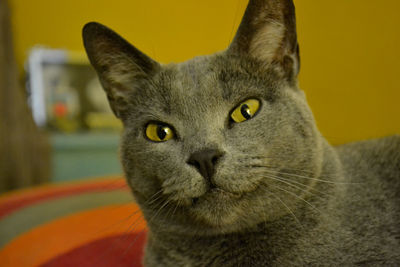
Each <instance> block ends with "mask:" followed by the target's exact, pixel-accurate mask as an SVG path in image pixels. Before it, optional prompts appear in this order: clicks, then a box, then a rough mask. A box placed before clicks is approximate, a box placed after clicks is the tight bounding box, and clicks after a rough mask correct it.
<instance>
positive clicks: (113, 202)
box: [0, 177, 146, 267]
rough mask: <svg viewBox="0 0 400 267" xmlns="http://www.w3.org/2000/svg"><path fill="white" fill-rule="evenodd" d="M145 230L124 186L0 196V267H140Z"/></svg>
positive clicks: (83, 184) (94, 182) (81, 185)
mask: <svg viewBox="0 0 400 267" xmlns="http://www.w3.org/2000/svg"><path fill="white" fill-rule="evenodd" d="M145 238H146V224H145V222H144V219H143V217H142V214H141V213H140V210H139V209H138V206H137V205H136V204H134V202H133V198H132V196H131V193H130V191H129V189H128V187H127V185H126V183H125V180H124V179H122V178H118V177H105V178H98V179H91V180H86V181H80V182H73V183H66V184H50V185H45V186H40V187H36V188H32V189H24V190H19V191H15V192H11V193H6V194H3V195H1V196H0V266H1V267H6V266H7V267H8V266H10V267H11V266H12V267H19V266H58V267H60V266H96V267H98V266H141V258H142V254H143V244H144V242H145Z"/></svg>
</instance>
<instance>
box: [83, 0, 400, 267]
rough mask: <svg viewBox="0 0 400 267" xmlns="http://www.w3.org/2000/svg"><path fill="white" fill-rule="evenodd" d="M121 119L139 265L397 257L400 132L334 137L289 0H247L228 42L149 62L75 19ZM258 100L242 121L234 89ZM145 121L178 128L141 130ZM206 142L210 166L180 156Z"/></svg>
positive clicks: (366, 261)
mask: <svg viewBox="0 0 400 267" xmlns="http://www.w3.org/2000/svg"><path fill="white" fill-rule="evenodd" d="M83 37H84V43H85V48H86V50H87V53H88V56H89V59H90V61H91V63H92V64H93V66H94V67H95V69H96V71H97V72H98V74H99V77H100V80H101V82H102V84H103V87H104V89H105V91H106V92H107V96H108V98H109V100H110V104H111V107H112V109H113V111H114V113H115V114H116V116H117V117H119V118H120V119H121V120H122V122H123V124H124V133H123V139H122V145H121V152H122V153H121V154H122V163H123V166H124V170H125V173H126V177H127V179H128V182H129V184H130V186H131V188H132V191H133V194H134V196H135V198H136V200H137V202H138V203H139V205H140V207H141V209H142V211H143V214H144V216H145V218H146V221H147V223H148V226H149V235H148V242H147V247H146V254H145V259H144V263H145V265H146V266H267V265H271V266H273V265H275V266H276V265H277V266H288V265H303V266H304V265H324V266H334V265H342V264H344V265H386V266H388V265H390V266H394V265H398V264H400V196H399V194H400V138H399V136H393V137H388V138H383V139H379V140H371V141H364V142H358V143H353V144H349V145H344V146H340V147H335V148H334V147H332V146H330V145H329V144H328V142H327V141H326V140H325V139H324V138H323V137H322V136H321V134H320V133H319V131H318V129H317V127H316V125H315V122H314V119H313V115H312V113H311V111H310V109H309V107H308V104H307V102H306V98H305V96H304V94H303V92H302V91H301V90H300V89H299V88H298V86H297V74H298V70H299V66H300V62H299V49H298V44H297V37H296V26H295V13H294V6H293V3H292V1H290V0H250V3H249V5H248V8H247V10H246V13H245V15H244V18H243V21H242V23H241V25H240V27H239V30H238V32H237V34H236V37H235V39H234V41H233V42H232V44H231V45H230V47H229V48H228V49H227V50H226V51H223V52H221V53H217V54H215V55H211V56H203V57H197V58H194V59H192V60H189V61H187V62H184V63H181V64H168V65H160V64H159V63H157V62H155V61H153V60H152V59H150V58H149V57H147V56H146V55H144V54H143V53H141V52H140V51H139V50H137V49H136V48H135V47H133V46H131V45H130V44H129V43H127V42H126V41H125V40H124V39H122V38H121V37H119V36H118V35H117V34H116V33H114V32H113V31H111V30H110V29H108V28H106V27H104V26H102V25H100V24H97V23H89V24H87V25H86V26H85V28H84V30H83ZM248 98H256V99H259V100H260V101H261V108H260V110H259V112H258V113H257V114H256V115H255V116H254V117H253V118H251V119H249V120H247V121H244V122H242V123H233V122H232V121H231V120H230V114H231V112H232V110H233V109H234V108H235V107H236V106H237V105H239V104H240V103H241V102H242V101H244V100H246V99H248ZM151 121H157V122H163V123H167V124H168V125H170V126H171V128H173V129H174V131H175V137H174V138H173V139H171V140H168V141H166V142H159V143H157V142H153V141H150V140H148V139H147V138H146V136H145V128H146V125H147V124H148V123H149V122H151ZM199 151H200V152H202V151H214V152H215V153H217V154H218V158H215V160H216V162H214V161H213V166H214V173H213V175H212V176H207V175H204V174H203V173H202V172H201V171H199V170H198V169H197V168H196V167H195V166H194V165H193V164H190V163H189V159H190V157H191V156H192V155H193V154H195V153H198V152H199Z"/></svg>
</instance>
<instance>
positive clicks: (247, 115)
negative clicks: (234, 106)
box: [240, 104, 251, 120]
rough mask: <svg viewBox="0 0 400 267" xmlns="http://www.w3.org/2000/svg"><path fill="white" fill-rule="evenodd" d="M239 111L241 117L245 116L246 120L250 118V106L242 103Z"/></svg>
mask: <svg viewBox="0 0 400 267" xmlns="http://www.w3.org/2000/svg"><path fill="white" fill-rule="evenodd" d="M240 113H242V115H243V117H245V118H246V120H248V119H250V118H251V112H250V108H249V106H248V105H247V104H243V105H242V107H241V108H240Z"/></svg>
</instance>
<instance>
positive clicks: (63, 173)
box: [51, 133, 122, 181]
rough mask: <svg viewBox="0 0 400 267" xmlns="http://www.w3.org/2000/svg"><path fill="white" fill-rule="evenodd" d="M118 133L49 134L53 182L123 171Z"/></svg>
mask: <svg viewBox="0 0 400 267" xmlns="http://www.w3.org/2000/svg"><path fill="white" fill-rule="evenodd" d="M119 140H120V136H119V134H117V133H76V134H75V133H74V134H52V135H51V144H52V152H53V158H52V168H53V175H52V181H70V180H78V179H82V178H87V177H92V176H103V175H113V174H122V167H121V164H120V162H119V155H118V146H119Z"/></svg>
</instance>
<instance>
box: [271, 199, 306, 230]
mask: <svg viewBox="0 0 400 267" xmlns="http://www.w3.org/2000/svg"><path fill="white" fill-rule="evenodd" d="M268 193H270V194H271V195H272V196H273V197H275V198H276V199H277V200H278V201H279V202H280V203H281V204H282V205H283V206H284V207H285V208H286V209H287V210H288V211H289V212H290V214H291V215H292V216H293V218H294V219H295V221H296V222H297V223H298V224H299V225H300V227H301V228H303V225H302V224H301V222H300V220H299V219H298V218H297V216H296V215H295V214H294V212H293V211H292V210H291V209H290V208H289V206H288V205H286V203H285V202H284V201H283V200H282V199H281V198H280V197H278V196H277V195H276V194H274V193H273V192H271V191H268Z"/></svg>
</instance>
